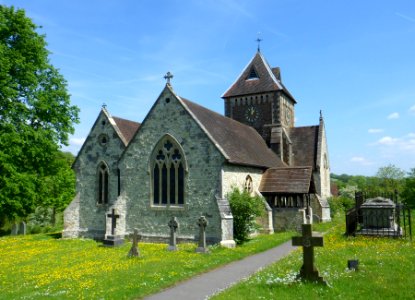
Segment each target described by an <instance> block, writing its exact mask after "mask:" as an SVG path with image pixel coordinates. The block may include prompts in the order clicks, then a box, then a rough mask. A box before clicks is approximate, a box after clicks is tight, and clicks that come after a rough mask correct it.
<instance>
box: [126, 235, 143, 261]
mask: <svg viewBox="0 0 415 300" xmlns="http://www.w3.org/2000/svg"><path fill="white" fill-rule="evenodd" d="M140 239H141V235H140V234H139V233H138V229H137V228H134V233H133V244H132V245H131V249H130V251H129V252H128V257H139V256H140V250H139V249H138V241H139V240H140Z"/></svg>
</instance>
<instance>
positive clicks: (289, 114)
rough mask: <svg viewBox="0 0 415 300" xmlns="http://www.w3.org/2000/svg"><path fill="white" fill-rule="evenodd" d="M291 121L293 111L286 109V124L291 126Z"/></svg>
mask: <svg viewBox="0 0 415 300" xmlns="http://www.w3.org/2000/svg"><path fill="white" fill-rule="evenodd" d="M290 121H291V111H290V109H289V108H285V122H286V123H287V124H290Z"/></svg>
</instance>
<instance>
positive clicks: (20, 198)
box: [0, 5, 79, 221]
mask: <svg viewBox="0 0 415 300" xmlns="http://www.w3.org/2000/svg"><path fill="white" fill-rule="evenodd" d="M38 30H39V27H38V26H36V25H35V24H34V23H33V22H32V21H31V20H30V19H29V18H28V17H26V15H25V12H24V10H21V9H17V10H16V9H14V7H6V6H4V5H0V221H1V220H4V219H5V218H8V219H10V220H13V219H15V218H24V217H26V216H27V215H28V214H29V213H31V212H32V211H33V210H34V208H35V207H36V206H37V205H39V204H41V203H42V199H43V198H44V196H45V194H44V193H45V192H46V191H47V192H49V191H48V188H47V186H45V185H46V184H47V183H46V182H45V180H44V179H45V178H47V177H48V176H52V175H53V169H54V167H53V166H54V164H55V163H56V162H55V159H56V157H57V156H58V154H57V153H58V152H59V147H60V145H62V144H63V145H67V144H68V136H69V134H71V133H73V132H74V127H73V124H74V123H76V122H78V121H79V119H78V112H79V109H78V108H77V107H76V106H72V105H71V104H70V97H69V94H68V92H67V86H66V81H65V79H64V78H63V76H62V75H61V74H59V72H58V70H57V69H55V68H54V67H53V66H52V65H51V64H50V61H49V52H48V50H47V49H46V46H47V44H46V41H45V36H44V35H42V34H39V33H38Z"/></svg>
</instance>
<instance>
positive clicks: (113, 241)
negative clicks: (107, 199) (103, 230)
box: [103, 208, 124, 247]
mask: <svg viewBox="0 0 415 300" xmlns="http://www.w3.org/2000/svg"><path fill="white" fill-rule="evenodd" d="M107 217H108V218H111V235H107V236H106V237H105V239H104V241H103V243H104V246H109V247H113V246H119V245H122V244H123V243H124V239H122V238H120V237H118V236H116V235H115V228H116V227H117V219H118V218H119V217H120V215H118V214H116V213H115V209H114V208H113V209H112V212H111V213H110V214H107Z"/></svg>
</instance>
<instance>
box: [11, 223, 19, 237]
mask: <svg viewBox="0 0 415 300" xmlns="http://www.w3.org/2000/svg"><path fill="white" fill-rule="evenodd" d="M18 233H19V226H17V224H13V225H12V231H11V232H10V235H17V234H18Z"/></svg>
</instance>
